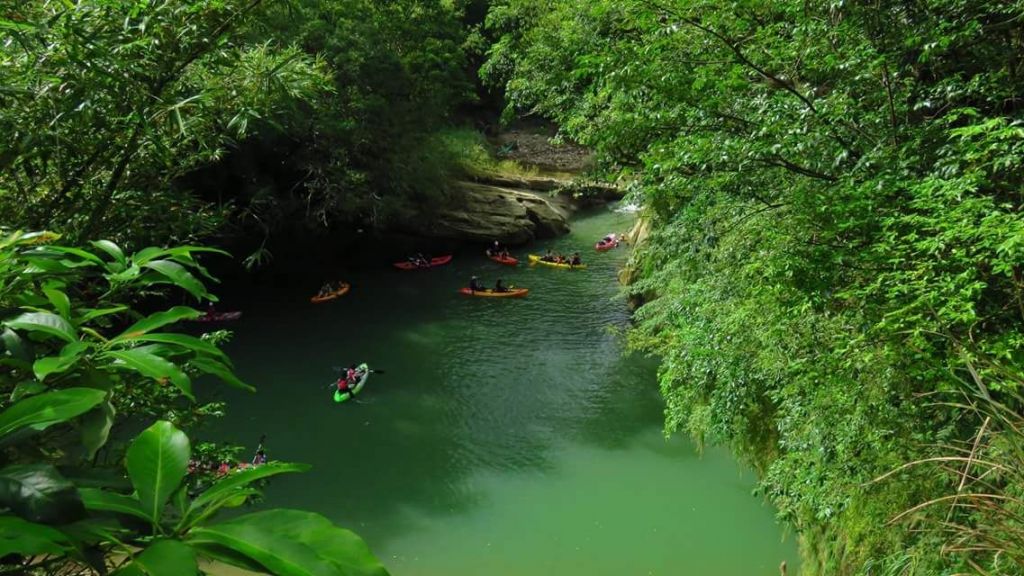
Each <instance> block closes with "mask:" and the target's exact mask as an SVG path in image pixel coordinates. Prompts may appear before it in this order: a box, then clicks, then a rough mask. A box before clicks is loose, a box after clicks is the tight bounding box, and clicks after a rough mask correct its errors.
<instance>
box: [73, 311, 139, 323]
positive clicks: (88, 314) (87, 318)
mask: <svg viewBox="0 0 1024 576" xmlns="http://www.w3.org/2000/svg"><path fill="white" fill-rule="evenodd" d="M126 310H128V307H127V306H112V307H110V308H79V311H80V312H82V315H81V316H80V317H79V318H78V323H79V325H82V324H85V323H86V322H92V321H93V320H95V319H97V318H102V317H104V316H110V315H111V314H119V313H121V312H124V311H126Z"/></svg>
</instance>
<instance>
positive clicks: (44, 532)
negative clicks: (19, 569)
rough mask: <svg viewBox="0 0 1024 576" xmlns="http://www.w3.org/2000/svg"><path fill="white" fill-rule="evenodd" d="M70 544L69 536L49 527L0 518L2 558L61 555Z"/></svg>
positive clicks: (0, 552)
mask: <svg viewBox="0 0 1024 576" xmlns="http://www.w3.org/2000/svg"><path fill="white" fill-rule="evenodd" d="M69 544H70V543H69V542H68V538H67V536H65V535H64V534H62V533H60V532H59V531H57V530H55V529H53V528H50V527H49V526H43V525H42V524H34V523H32V522H26V521H25V520H22V519H21V518H18V517H17V516H0V558H3V557H4V556H7V555H8V554H21V555H23V556H34V555H36V554H60V553H62V552H63V551H64V550H66V549H67V547H68V546H69Z"/></svg>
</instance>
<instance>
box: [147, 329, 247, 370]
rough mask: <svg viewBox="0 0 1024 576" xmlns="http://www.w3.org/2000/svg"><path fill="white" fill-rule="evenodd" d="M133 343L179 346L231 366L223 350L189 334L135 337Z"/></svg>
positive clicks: (163, 333) (160, 334)
mask: <svg viewBox="0 0 1024 576" xmlns="http://www.w3.org/2000/svg"><path fill="white" fill-rule="evenodd" d="M129 340H130V341H132V342H160V343H163V344H177V345H178V346H181V347H182V348H186V349H188V350H191V351H193V352H196V353H197V354H206V355H207V356H212V357H214V358H216V359H217V360H219V361H220V362H223V363H224V364H226V365H227V366H230V365H231V360H230V358H228V355H227V354H225V353H224V351H223V350H221V349H220V348H217V347H216V346H214V345H213V344H210V343H209V342H207V341H206V340H203V339H202V338H196V337H195V336H189V335H188V334H173V333H166V332H158V333H156V334H142V335H140V336H133V337H131V338H130V339H129Z"/></svg>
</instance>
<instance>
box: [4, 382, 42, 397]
mask: <svg viewBox="0 0 1024 576" xmlns="http://www.w3.org/2000/svg"><path fill="white" fill-rule="evenodd" d="M47 388H48V387H47V386H46V384H43V383H42V382H37V381H35V380H26V381H24V382H18V384H17V385H16V386H15V387H14V391H13V392H11V402H17V401H18V400H21V399H22V398H24V397H26V396H33V395H35V394H39V393H40V392H45V391H46V389H47Z"/></svg>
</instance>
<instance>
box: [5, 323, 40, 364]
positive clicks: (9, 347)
mask: <svg viewBox="0 0 1024 576" xmlns="http://www.w3.org/2000/svg"><path fill="white" fill-rule="evenodd" d="M0 345H3V350H4V351H5V352H6V353H8V354H10V355H11V357H12V358H15V359H17V360H23V361H25V362H31V361H32V358H33V356H32V351H31V350H30V347H29V346H30V345H29V343H28V342H25V341H24V340H22V339H21V336H18V333H17V332H15V331H14V330H11V329H10V328H4V329H3V330H2V331H0Z"/></svg>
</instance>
